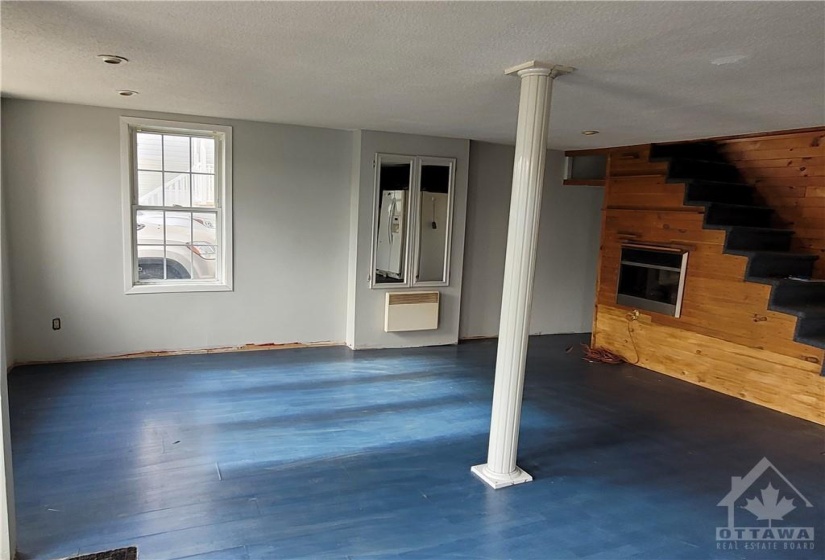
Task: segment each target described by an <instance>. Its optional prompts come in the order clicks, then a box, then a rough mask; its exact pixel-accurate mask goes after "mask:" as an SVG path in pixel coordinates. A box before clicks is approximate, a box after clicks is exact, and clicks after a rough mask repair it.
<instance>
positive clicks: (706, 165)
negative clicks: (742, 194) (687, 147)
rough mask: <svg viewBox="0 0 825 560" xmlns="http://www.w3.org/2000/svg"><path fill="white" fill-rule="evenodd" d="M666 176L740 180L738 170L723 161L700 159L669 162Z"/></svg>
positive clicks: (710, 179)
mask: <svg viewBox="0 0 825 560" xmlns="http://www.w3.org/2000/svg"><path fill="white" fill-rule="evenodd" d="M668 177H670V178H671V179H699V180H701V179H705V180H707V181H726V182H731V183H738V182H740V181H741V180H742V175H741V174H740V173H739V170H738V169H736V167H734V166H732V165H728V164H725V163H710V162H700V161H690V162H683V161H679V160H675V161H672V162H670V167H669V171H668Z"/></svg>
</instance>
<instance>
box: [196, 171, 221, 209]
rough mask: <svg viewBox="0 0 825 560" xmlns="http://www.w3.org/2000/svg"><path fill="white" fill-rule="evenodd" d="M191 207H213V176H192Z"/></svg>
mask: <svg viewBox="0 0 825 560" xmlns="http://www.w3.org/2000/svg"><path fill="white" fill-rule="evenodd" d="M192 206H199V207H201V208H214V207H215V176H214V175H192Z"/></svg>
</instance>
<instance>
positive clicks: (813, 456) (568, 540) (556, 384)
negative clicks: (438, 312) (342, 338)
mask: <svg viewBox="0 0 825 560" xmlns="http://www.w3.org/2000/svg"><path fill="white" fill-rule="evenodd" d="M584 340H586V339H585V337H582V336H577V335H570V336H545V337H538V338H534V339H532V340H531V346H530V355H529V360H528V370H527V384H526V388H525V404H524V414H523V420H522V426H523V429H522V438H521V441H522V442H521V447H520V460H519V464H520V465H521V466H522V467H524V468H525V469H526V470H527V471H528V472H530V473H532V474H533V475H534V476H535V478H536V480H535V482H533V483H531V484H525V485H523V486H516V487H512V488H508V489H504V490H499V491H493V490H491V489H488V488H487V487H486V486H484V485H483V484H482V483H481V482H479V481H478V480H476V479H475V478H473V476H472V475H471V474H470V471H469V469H470V466H471V465H474V464H477V463H481V462H484V460H485V455H486V448H487V433H488V427H489V416H490V402H491V392H492V380H493V367H494V361H495V342H493V341H485V342H475V343H467V344H462V345H460V346H458V347H441V348H423V349H407V350H391V351H390V350H386V351H383V350H380V351H362V352H358V353H353V352H351V351H349V350H347V349H344V348H323V349H302V350H283V351H270V352H247V353H237V354H215V355H200V356H181V357H171V358H152V359H141V360H124V361H103V362H89V363H76V364H64V365H49V366H30V367H22V368H17V369H15V370H14V371H13V372H12V374H11V376H10V390H11V405H12V430H13V450H14V468H15V476H16V483H17V514H18V530H19V549H20V552H21V557H22V558H24V559H51V558H59V557H63V556H68V555H73V554H77V553H88V552H92V551H97V550H103V549H109V548H115V547H120V546H126V545H132V544H135V545H137V546H138V547H139V552H140V558H141V559H142V560H150V559H157V560H161V559H175V558H184V557H185V558H198V559H213V560H241V559H246V560H257V559H264V558H341V559H343V558H405V559H417V558H496V559H498V558H519V559H520V558H536V559H554V558H588V559H596V558H652V559H677V558H800V559H801V558H822V545H823V542H822V540H821V538H822V537H821V535H822V530H823V513H825V490H824V489H823V472H825V471H824V470H823V466H824V461H823V459H825V457H823V455H822V444H823V435H825V430H823V428H822V427H819V426H816V425H814V424H811V423H808V422H805V421H801V420H797V419H794V418H791V417H789V416H786V415H783V414H779V413H775V412H771V411H769V410H767V409H763V408H760V407H757V406H753V405H750V404H747V403H744V402H742V401H738V400H736V399H732V398H729V397H725V396H723V395H720V394H717V393H713V392H711V391H707V390H703V389H701V388H698V387H696V386H693V385H690V384H686V383H683V382H680V381H677V380H674V379H670V378H668V377H665V376H661V375H658V374H655V373H651V372H648V371H645V370H642V369H639V368H637V367H633V366H629V365H625V366H615V367H614V366H605V365H593V364H588V363H585V362H583V361H582V360H581V359H580V357H579V356H580V352H579V348H578V343H579V342H581V341H584ZM571 345H574V348H573V349H572V351H571V352H569V353H567V352H565V349H566V348H568V347H569V346H571ZM762 457H768V459H769V460H770V461H772V462H773V464H774V465H775V466H776V467H777V468H778V469H779V470H780V471H782V473H783V474H784V475H785V476H786V477H787V478H788V479H789V480H790V481H792V482H793V484H794V485H795V486H796V488H797V489H798V490H799V491H800V492H801V493H803V494H805V495H806V497H807V498H808V499H809V500H810V502H811V503H812V504H813V506H814V507H812V508H805V507H802V503H801V502H800V501H799V500H798V499H797V500H795V502H794V503H795V504H796V505H797V506H799V507H798V508H796V510H795V511H793V512H792V513H791V514H788V516H787V520H788V521H796V523H791V524H793V525H800V524H804V525H805V526H815V527H816V528H817V531H818V533H817V542H816V543H815V544H816V545H817V546H816V549H815V550H813V551H811V550H807V551H806V550H802V551H786V550H779V551H772V550H768V551H764V550H762V551H760V550H757V551H752V550H746V549H745V548H744V547H743V546H740V547H739V549H738V550H720V549H719V548H718V547H717V543H716V541H715V538H716V534H715V530H716V527H723V526H725V523H726V519H727V518H726V509H725V508H723V507H718V506H717V503H718V502H719V501H720V500H721V499H722V498H723V497H724V496H725V494H727V493H728V491H729V490H730V487H731V477H732V476H744V475H745V474H746V473H747V472H748V471H749V470H750V469H751V468H752V467H753V466H754V465H755V464H756V463H757V462H758V461H759V460H760V459H761V458H762ZM740 510H741V508H740ZM741 514H744V515H751V514H750V513H748V512H745V511H744V510H741V511H740V512H739V513H737V515H741ZM794 516H796V517H794ZM792 517H794V519H793V520H792V519H791V518H792ZM781 523H782V522H778V521H774V526H777V525H778V524H781ZM750 524H751V526H766V525H767V523H766V522H757V521H756V520H755V517H754V516H752V515H751V523H750Z"/></svg>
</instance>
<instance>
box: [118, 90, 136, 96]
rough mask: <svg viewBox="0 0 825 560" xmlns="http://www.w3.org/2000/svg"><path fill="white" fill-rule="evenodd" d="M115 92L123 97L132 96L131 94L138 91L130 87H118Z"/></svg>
mask: <svg viewBox="0 0 825 560" xmlns="http://www.w3.org/2000/svg"><path fill="white" fill-rule="evenodd" d="M117 94H118V95H122V96H123V97H132V96H133V95H137V94H138V92H136V91H133V90H131V89H119V90H117Z"/></svg>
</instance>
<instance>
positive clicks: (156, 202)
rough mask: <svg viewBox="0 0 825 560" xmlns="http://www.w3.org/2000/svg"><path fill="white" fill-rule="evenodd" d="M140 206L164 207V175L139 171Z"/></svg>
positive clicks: (156, 172)
mask: <svg viewBox="0 0 825 560" xmlns="http://www.w3.org/2000/svg"><path fill="white" fill-rule="evenodd" d="M138 204H140V205H142V206H163V173H161V172H159V171H138Z"/></svg>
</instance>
